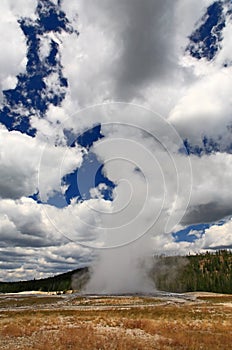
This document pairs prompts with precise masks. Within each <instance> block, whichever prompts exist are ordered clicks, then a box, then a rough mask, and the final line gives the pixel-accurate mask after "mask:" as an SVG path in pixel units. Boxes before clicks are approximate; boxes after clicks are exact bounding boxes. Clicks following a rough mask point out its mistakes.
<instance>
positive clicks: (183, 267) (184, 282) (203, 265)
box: [0, 250, 232, 294]
mask: <svg viewBox="0 0 232 350" xmlns="http://www.w3.org/2000/svg"><path fill="white" fill-rule="evenodd" d="M154 261H155V263H154V267H153V268H152V269H151V271H150V276H151V278H152V279H154V281H155V284H156V287H157V289H159V290H164V291H170V292H194V291H206V292H215V293H228V294H232V252H231V251H227V250H220V251H217V252H215V253H208V252H207V253H205V254H197V255H189V256H185V257H182V256H172V257H168V256H167V257H166V256H157V257H155V258H154ZM88 278H89V270H88V268H82V269H77V270H74V271H70V272H67V273H64V274H61V275H58V276H54V277H49V278H45V279H39V280H32V281H20V282H0V292H1V293H9V292H11V293H16V292H22V291H32V290H39V291H49V292H52V291H66V290H68V289H72V281H74V287H75V289H77V290H80V289H81V288H82V287H83V285H84V284H85V283H86V281H87V280H88Z"/></svg>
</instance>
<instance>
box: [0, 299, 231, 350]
mask: <svg viewBox="0 0 232 350" xmlns="http://www.w3.org/2000/svg"><path fill="white" fill-rule="evenodd" d="M191 296H192V299H191V298H185V297H183V298H181V297H179V298H175V297H173V296H172V297H161V298H158V297H156V298H154V297H153V298H152V297H144V298H143V297H139V296H136V297H125V296H124V297H78V296H69V297H68V296H64V297H60V296H57V297H56V296H52V297H48V296H39V297H36V296H17V295H7V296H6V295H4V296H3V295H2V296H0V348H1V349H12V350H14V349H22V350H24V349H38V350H39V349H40V350H53V349H54V350H61V349H62V350H63V349H64V350H66V349H78V350H79V349H80V350H81V349H83V350H94V349H99V350H100V349H107V350H109V349H115V350H116V349H119V350H120V349H121V350H123V349H133V350H136V349H138V350H140V349H141V350H144V349H145V350H146V349H148V350H149V349H176V350H179V349H186V350H187V349H188V350H193V349H194V350H197V349H205V350H208V349H221V350H227V349H228V350H229V349H231V344H232V333H231V329H232V296H231V295H216V294H202V293H198V294H197V295H196V296H195V298H194V295H191ZM194 299H195V300H194Z"/></svg>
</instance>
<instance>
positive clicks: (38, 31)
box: [0, 0, 232, 280]
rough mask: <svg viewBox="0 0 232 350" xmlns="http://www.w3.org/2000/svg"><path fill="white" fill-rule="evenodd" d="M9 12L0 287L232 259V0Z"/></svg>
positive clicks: (13, 7)
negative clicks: (129, 256) (154, 257)
mask: <svg viewBox="0 0 232 350" xmlns="http://www.w3.org/2000/svg"><path fill="white" fill-rule="evenodd" d="M1 6H2V9H1V13H2V14H3V15H2V18H1V21H2V27H1V28H2V32H4V29H5V28H6V26H7V28H9V31H8V34H7V35H6V34H3V35H2V37H1V41H0V43H1V46H2V47H1V52H2V53H3V57H2V58H1V60H0V66H1V68H0V70H1V71H0V79H1V91H2V93H1V101H0V102H1V106H0V133H1V135H0V143H1V145H0V147H1V148H0V172H1V180H0V236H1V244H0V278H1V279H6V280H12V279H21V278H34V277H43V276H47V275H50V274H51V273H56V272H62V271H64V270H70V269H72V268H77V267H79V266H85V265H88V264H89V263H90V262H91V261H92V259H93V257H94V254H95V249H92V248H93V247H94V248H102V247H105V248H108V247H111V246H115V245H120V244H125V243H126V244H128V243H130V242H132V241H133V240H137V239H140V238H141V237H146V239H144V241H145V240H146V243H144V244H145V245H146V246H149V249H147V250H146V254H150V255H151V254H156V253H164V254H188V253H189V252H192V253H194V252H196V251H201V250H210V249H212V250H214V249H218V248H220V247H223V248H225V247H228V248H231V246H232V236H231V232H232V230H231V226H232V225H231V219H230V217H231V215H232V208H231V199H232V198H231V193H232V191H231V189H232V188H231V185H232V182H231V171H232V159H231V150H232V138H231V131H232V120H231V104H232V100H231V96H232V94H231V93H232V84H231V79H230V75H231V70H232V67H231V62H232V57H231V52H232V50H231V49H232V41H231V39H230V36H231V35H230V33H231V32H230V30H231V29H232V28H231V27H232V18H231V13H232V12H231V11H232V3H231V1H226V0H225V1H211V0H200V1H199V2H198V4H197V5H196V4H195V2H194V1H193V0H189V1H188V3H186V2H185V1H184V0H175V1H173V2H172V3H171V4H170V2H166V0H165V1H157V2H154V1H152V0H151V1H150V0H149V1H147V2H146V4H143V5H142V4H141V2H140V1H139V0H136V1H134V2H133V4H132V2H130V1H129V0H128V1H127V0H126V1H120V2H114V1H113V0H112V1H111V0H110V1H108V2H107V1H101V2H99V1H96V2H94V3H93V2H91V1H89V0H87V1H84V0H80V1H73V2H72V3H70V2H69V1H68V0H63V1H55V0H54V1H45V0H30V1H26V0H19V1H18V2H17V4H15V3H14V2H13V0H12V1H9V2H8V3H7V2H3V4H2V5H1ZM183 147H184V148H185V150H186V152H180V149H182V150H183ZM141 239H142V238H141ZM148 242H149V243H148ZM12 256H13V257H14V258H13V261H12Z"/></svg>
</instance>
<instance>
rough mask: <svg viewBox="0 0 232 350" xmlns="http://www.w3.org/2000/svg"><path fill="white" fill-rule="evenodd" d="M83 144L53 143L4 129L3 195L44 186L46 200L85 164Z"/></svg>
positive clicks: (0, 145)
mask: <svg viewBox="0 0 232 350" xmlns="http://www.w3.org/2000/svg"><path fill="white" fill-rule="evenodd" d="M81 162H82V152H81V149H79V148H70V149H67V148H66V147H62V146H58V147H55V146H52V145H49V144H46V143H44V142H41V141H39V140H38V139H37V138H31V137H29V136H27V135H25V134H21V133H20V132H17V131H12V132H9V131H7V130H6V129H4V128H1V129H0V169H1V178H0V197H2V198H13V199H17V198H20V197H22V196H29V195H32V194H34V193H36V192H37V191H38V189H39V190H40V194H41V197H42V199H43V200H46V199H47V198H48V197H49V196H50V195H52V193H53V192H54V191H59V190H60V188H61V179H62V177H63V176H64V175H65V174H67V173H70V172H72V171H73V170H75V169H76V168H77V167H79V166H80V165H81Z"/></svg>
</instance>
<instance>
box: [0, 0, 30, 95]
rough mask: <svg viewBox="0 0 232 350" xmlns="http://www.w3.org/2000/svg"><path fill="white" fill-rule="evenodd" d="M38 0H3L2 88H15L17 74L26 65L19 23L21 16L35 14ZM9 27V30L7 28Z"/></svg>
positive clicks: (0, 12) (0, 9) (0, 30)
mask: <svg viewBox="0 0 232 350" xmlns="http://www.w3.org/2000/svg"><path fill="white" fill-rule="evenodd" d="M35 8H36V0H30V1H26V0H19V1H13V0H10V1H8V0H3V1H1V5H0V33H1V40H0V50H1V57H0V89H1V91H2V90H4V89H10V88H14V87H15V85H16V82H17V80H16V79H15V77H16V75H17V74H19V73H21V72H23V71H24V70H25V66H26V42H25V39H24V35H23V33H22V31H21V29H20V27H19V25H18V23H17V21H18V19H19V17H20V16H30V15H32V16H33V12H34V11H35ZM6 28H7V30H6ZM1 99H2V95H1Z"/></svg>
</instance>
